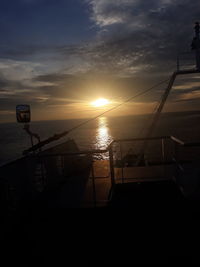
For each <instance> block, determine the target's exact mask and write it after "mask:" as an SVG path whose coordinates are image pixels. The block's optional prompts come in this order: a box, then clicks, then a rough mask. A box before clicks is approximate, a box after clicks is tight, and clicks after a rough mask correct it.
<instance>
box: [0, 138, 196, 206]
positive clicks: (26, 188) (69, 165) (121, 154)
mask: <svg viewBox="0 0 200 267" xmlns="http://www.w3.org/2000/svg"><path fill="white" fill-rule="evenodd" d="M144 141H145V142H148V146H147V149H146V150H145V152H144V155H143V158H142V161H143V162H140V164H138V165H137V166H136V165H134V162H133V165H132V163H131V159H132V160H133V159H134V155H137V154H138V152H141V151H140V147H141V144H142V142H144ZM138 144H140V145H138ZM190 148H192V149H193V151H194V149H197V150H198V153H196V154H195V155H194V153H192V152H191V153H189V152H188V149H190ZM199 148H200V142H193V143H184V142H183V141H182V140H179V139H177V138H175V137H173V136H159V137H152V138H133V139H117V140H113V141H112V142H111V144H110V145H109V146H108V147H107V148H106V149H104V150H90V151H81V152H75V153H59V154H48V155H42V154H38V155H31V156H29V157H24V158H22V159H20V160H18V161H15V162H13V163H9V164H7V165H5V166H3V167H1V168H0V178H1V183H2V184H3V187H2V188H4V189H5V190H6V193H5V192H4V193H5V194H4V195H6V199H7V200H8V199H10V198H13V199H14V198H17V201H19V199H18V198H21V202H20V203H22V202H24V201H26V197H29V199H30V198H34V197H35V195H34V192H33V191H34V190H35V189H36V190H35V191H37V194H40V192H41V194H42V191H43V190H44V189H45V188H47V187H49V188H50V187H52V188H54V187H56V184H64V183H65V182H66V181H67V180H68V181H69V180H70V179H71V178H70V177H75V176H76V177H83V176H84V172H85V171H86V172H85V173H87V175H88V177H89V181H90V183H91V184H90V192H92V199H90V202H91V203H90V204H91V205H92V206H94V207H96V206H98V205H99V204H100V205H101V204H103V203H104V204H105V203H106V202H107V201H109V198H105V199H99V198H98V190H97V187H98V184H97V183H98V181H100V179H106V180H105V181H107V183H108V184H109V186H110V189H111V190H110V197H111V196H112V189H113V188H114V186H115V184H116V183H124V182H134V181H137V179H139V178H144V177H139V176H138V177H131V176H129V177H126V172H127V170H128V168H129V167H131V168H133V169H134V171H136V169H138V173H140V171H141V170H142V168H146V167H149V168H150V167H151V166H160V167H161V168H162V174H163V176H165V175H166V169H167V166H169V165H171V166H173V165H174V166H175V167H177V166H179V168H180V166H181V168H182V165H181V164H182V162H183V161H184V160H185V161H188V162H189V161H191V160H194V158H195V157H196V158H199V156H200V150H199ZM130 149H131V151H130ZM153 150H154V151H153ZM183 150H187V151H185V156H186V158H185V159H184V153H183ZM130 152H131V153H132V156H133V157H132V158H131V159H130V161H129V160H126V155H127V154H128V153H130ZM131 153H130V154H131ZM102 154H108V158H109V160H108V161H107V163H108V165H107V168H106V171H107V173H106V174H105V173H104V174H103V175H102V173H99V174H97V171H96V169H98V166H97V165H96V162H97V159H96V157H95V155H102ZM153 168H154V167H152V169H153ZM99 169H101V168H100V167H99ZM36 170H37V171H36ZM27 177H28V179H27ZM36 178H38V180H40V185H39V184H37V183H36V181H34V179H36ZM86 178H87V177H85V180H84V179H83V180H84V181H86V180H87V179H86ZM148 178H149V177H148ZM152 178H156V177H155V176H154V177H153V176H152ZM77 179H79V178H77ZM72 180H73V179H71V181H72ZM77 181H78V182H80V181H82V180H81V178H80V179H79V180H77ZM34 186H35V187H34ZM84 186H86V184H84V183H82V189H84V188H83V187H84ZM33 188H34V190H33ZM85 188H86V187H85ZM20 194H21V195H20ZM37 194H36V195H37ZM19 196H20V197H19ZM107 197H108V195H107ZM9 201H10V200H9ZM15 204H16V203H15ZM14 206H17V205H14Z"/></svg>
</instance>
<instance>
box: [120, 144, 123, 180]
mask: <svg viewBox="0 0 200 267" xmlns="http://www.w3.org/2000/svg"><path fill="white" fill-rule="evenodd" d="M119 144H120V156H121V162H122V183H124V162H123V157H122V156H123V153H122V143H121V142H120V143H119Z"/></svg>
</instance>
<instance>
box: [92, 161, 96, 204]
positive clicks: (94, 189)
mask: <svg viewBox="0 0 200 267" xmlns="http://www.w3.org/2000/svg"><path fill="white" fill-rule="evenodd" d="M92 188H93V202H94V207H95V208H96V206H97V198H96V185H95V176H94V161H92Z"/></svg>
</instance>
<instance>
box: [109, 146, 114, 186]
mask: <svg viewBox="0 0 200 267" xmlns="http://www.w3.org/2000/svg"><path fill="white" fill-rule="evenodd" d="M109 159H110V177H111V187H113V186H114V185H115V170H114V160H113V150H112V145H111V146H110V147H109Z"/></svg>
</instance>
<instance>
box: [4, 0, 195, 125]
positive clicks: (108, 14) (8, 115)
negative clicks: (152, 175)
mask: <svg viewBox="0 0 200 267" xmlns="http://www.w3.org/2000/svg"><path fill="white" fill-rule="evenodd" d="M199 14H200V4H199V1H197V0H0V36H1V38H0V122H10V121H15V120H16V119H15V107H16V105H17V104H29V105H31V110H32V119H33V120H51V119H52V120H54V119H68V118H87V117H93V116H96V115H97V114H98V113H100V112H102V111H105V109H108V108H111V107H113V106H114V105H117V104H119V103H120V102H122V101H124V100H126V99H127V98H129V97H131V96H133V95H135V94H137V93H138V92H141V91H143V90H146V89H148V88H149V87H151V86H152V85H154V84H155V83H157V82H160V81H162V80H165V79H166V78H168V77H169V75H170V74H171V73H172V72H173V71H174V70H175V68H176V57H177V54H178V53H180V52H185V51H187V52H190V50H191V49H190V44H191V41H192V38H193V36H194V31H193V25H194V22H196V21H198V20H199V19H200V17H199ZM185 59H186V58H185ZM183 62H186V61H183ZM187 62H189V61H187ZM184 64H185V63H184ZM199 78H200V77H199V76H198V75H193V76H192V75H190V76H189V77H180V78H178V80H177V82H176V84H175V86H174V88H173V91H172V94H171V95H170V98H169V101H168V104H167V105H166V108H165V111H182V110H198V109H199V104H200V91H199V81H200V80H199ZM166 86H167V84H163V85H162V86H160V87H158V88H157V89H156V90H155V91H153V92H151V93H150V94H148V95H146V96H143V97H139V98H137V99H134V101H132V102H130V103H128V104H126V105H124V106H123V107H121V108H120V109H118V110H116V111H113V112H112V114H111V115H116V116H117V115H129V114H130V115H131V114H141V113H148V112H153V111H154V110H155V107H156V105H157V101H158V100H159V99H160V98H161V95H162V92H163V91H164V89H165V88H166ZM98 98H106V99H108V100H109V101H110V104H109V105H107V106H105V107H100V108H95V107H93V106H91V104H90V103H91V102H92V101H94V100H96V99H98Z"/></svg>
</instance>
